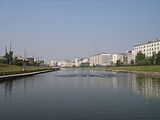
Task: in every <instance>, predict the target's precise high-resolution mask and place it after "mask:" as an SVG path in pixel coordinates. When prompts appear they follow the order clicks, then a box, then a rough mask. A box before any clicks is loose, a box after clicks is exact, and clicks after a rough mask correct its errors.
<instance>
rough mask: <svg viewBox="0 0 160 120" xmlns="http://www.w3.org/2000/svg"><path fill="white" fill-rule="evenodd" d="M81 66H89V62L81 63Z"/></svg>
mask: <svg viewBox="0 0 160 120" xmlns="http://www.w3.org/2000/svg"><path fill="white" fill-rule="evenodd" d="M79 67H89V63H81V64H80V66H79Z"/></svg>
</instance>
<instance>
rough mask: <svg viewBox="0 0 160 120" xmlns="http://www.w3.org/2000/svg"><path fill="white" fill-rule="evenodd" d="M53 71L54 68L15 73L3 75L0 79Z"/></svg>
mask: <svg viewBox="0 0 160 120" xmlns="http://www.w3.org/2000/svg"><path fill="white" fill-rule="evenodd" d="M51 71H54V70H43V71H37V72H29V73H21V74H14V75H3V76H0V81H1V80H4V79H10V78H15V77H23V76H30V75H35V74H40V73H46V72H51Z"/></svg>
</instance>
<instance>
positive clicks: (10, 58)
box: [0, 51, 39, 66]
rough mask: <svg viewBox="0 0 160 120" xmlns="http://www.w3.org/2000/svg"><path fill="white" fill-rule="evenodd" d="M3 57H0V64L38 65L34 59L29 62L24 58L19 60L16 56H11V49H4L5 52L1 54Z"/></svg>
mask: <svg viewBox="0 0 160 120" xmlns="http://www.w3.org/2000/svg"><path fill="white" fill-rule="evenodd" d="M3 57H4V58H5V59H0V64H8V65H17V66H23V65H24V64H25V65H28V66H39V63H38V62H37V61H36V62H35V61H32V62H29V61H27V60H26V59H23V60H20V59H18V58H17V57H13V51H9V52H7V51H6V54H5V55H4V56H3Z"/></svg>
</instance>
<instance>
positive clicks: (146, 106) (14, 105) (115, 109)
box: [0, 70, 160, 120]
mask: <svg viewBox="0 0 160 120" xmlns="http://www.w3.org/2000/svg"><path fill="white" fill-rule="evenodd" d="M0 120H160V78H150V77H146V76H142V75H141V76H139V75H135V74H126V73H114V72H102V71H91V70H61V71H56V72H50V73H45V74H40V75H34V76H30V77H25V78H19V79H13V80H8V81H6V82H1V83H0Z"/></svg>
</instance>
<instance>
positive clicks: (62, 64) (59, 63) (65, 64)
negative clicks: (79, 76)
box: [50, 60, 75, 67]
mask: <svg viewBox="0 0 160 120" xmlns="http://www.w3.org/2000/svg"><path fill="white" fill-rule="evenodd" d="M74 65H75V63H74V62H71V61H69V60H64V61H62V60H61V61H54V60H52V61H51V62H50V66H52V67H73V66H74Z"/></svg>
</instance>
